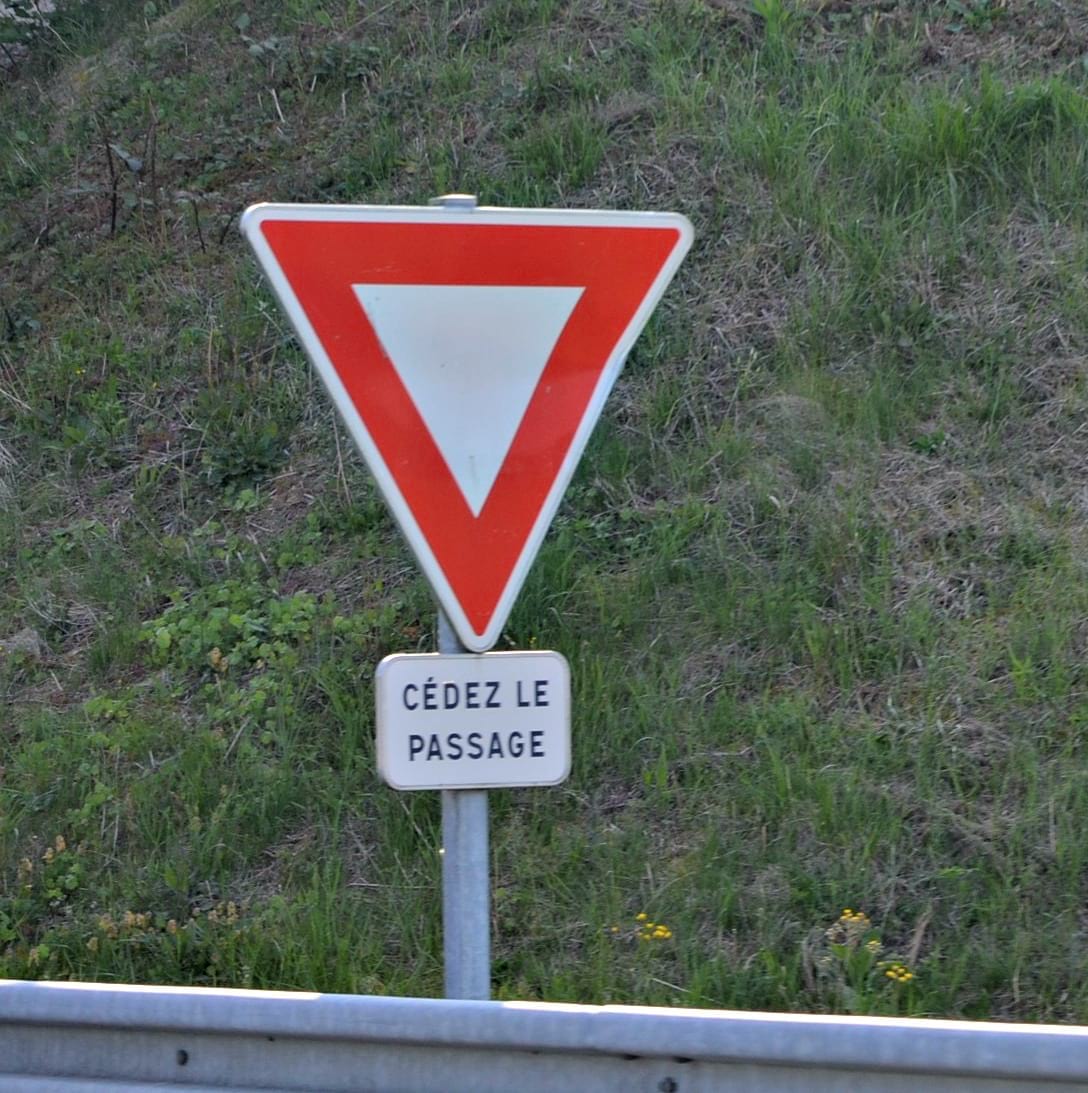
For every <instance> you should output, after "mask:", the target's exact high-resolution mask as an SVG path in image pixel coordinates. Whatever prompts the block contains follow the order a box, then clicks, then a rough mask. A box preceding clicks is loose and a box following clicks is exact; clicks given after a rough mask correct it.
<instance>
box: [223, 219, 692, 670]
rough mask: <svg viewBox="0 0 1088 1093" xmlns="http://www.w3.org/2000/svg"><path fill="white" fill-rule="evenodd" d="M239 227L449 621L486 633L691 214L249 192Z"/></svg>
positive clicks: (530, 551) (674, 260)
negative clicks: (404, 203)
mask: <svg viewBox="0 0 1088 1093" xmlns="http://www.w3.org/2000/svg"><path fill="white" fill-rule="evenodd" d="M242 227H243V231H244V232H245V234H246V237H247V238H248V240H249V242H250V244H251V245H252V246H253V249H254V251H255V253H256V255H257V257H258V259H259V261H260V263H261V265H262V267H263V268H264V271H265V273H266V275H267V276H268V278H269V280H270V282H271V284H272V286H273V288H274V290H275V292H276V294H277V296H278V297H279V299H280V302H281V304H282V305H283V307H284V309H285V310H286V312H287V314H288V316H289V317H290V319H291V321H292V324H293V325H294V327H295V330H296V332H297V333H298V336H299V338H300V340H301V342H302V344H303V346H304V348H305V349H306V351H307V353H308V355H309V356H310V359H311V360H312V361H313V364H314V366H315V367H316V369H317V370H318V372H319V374H320V375H321V377H322V379H323V380H324V382H325V384H326V386H327V388H328V390H329V392H330V394H331V395H332V397H333V400H334V401H335V402H336V405H337V408H338V409H339V411H340V413H341V415H342V417H343V418H344V421H345V423H346V425H347V426H348V428H349V429H350V431H351V433H352V436H353V438H354V440H355V442H356V444H357V445H358V447H359V449H360V451H361V452H362V454H363V456H364V458H365V459H366V461H367V464H368V465H369V467H370V469H371V472H372V473H373V474H374V476H375V479H376V480H377V482H378V485H379V487H380V488H381V490H382V493H383V494H384V496H385V499H386V502H387V503H388V505H389V506H390V509H391V510H392V512H393V514H394V516H395V517H396V519H397V521H398V523H399V524H400V526H401V529H402V530H403V532H404V534H405V536H406V538H407V539H408V542H409V544H410V546H411V547H412V549H413V551H414V553H415V555H416V557H417V559H418V560H419V563H420V565H421V567H422V569H423V571H424V573H425V575H426V576H427V578H428V579H429V580H430V582H431V584H432V586H433V588H434V590H435V593H436V595H437V597H438V600H439V602H440V604H441V605H442V607H443V609H444V610H445V611H446V613H447V614H448V615H449V617H450V620H451V622H452V623H453V625H454V628H455V629H456V631H457V633H458V636H459V637H460V638H461V641H462V642H463V643H464V644H465V646H466V647H468V648H469V649H472V650H475V651H483V650H485V649H489V648H490V647H491V646H492V645H494V643H495V641H496V640H497V638H498V636H499V633H500V631H501V630H502V627H503V625H504V624H505V622H506V619H507V617H508V615H509V613H510V609H511V607H512V606H513V603H514V599H515V598H516V596H517V593H518V590H519V589H520V587H521V584H522V582H523V581H524V578H525V575H526V573H527V572H528V569H529V567H530V565H531V564H532V561H533V558H534V557H535V555H536V552H537V549H538V548H539V546H540V542H541V540H542V539H543V537H544V534H545V532H546V531H547V529H548V525H549V524H550V523H551V519H552V516H553V515H554V513H555V509H556V507H557V506H558V504H559V501H560V499H561V498H562V495H563V492H564V490H565V488H566V486H567V483H568V482H569V480H570V477H571V475H572V474H573V472H574V469H575V467H576V466H577V463H578V459H579V457H580V456H581V454H582V451H583V449H584V448H585V444H586V441H587V440H588V439H589V435H590V433H591V432H592V429H593V426H594V425H595V424H596V421H597V418H598V417H599V416H600V412H601V409H602V407H603V405H604V401H605V399H606V397H607V395H608V392H609V391H610V389H611V387H612V385H613V383H614V382H615V379H616V376H617V375H618V374H619V370H620V368H621V367H622V365H623V361H624V358H625V357H626V355H627V353H628V351H629V350H630V348H631V346H632V344H633V343H634V341H635V339H636V338H637V336H638V334H639V332H640V331H641V329H642V327H643V326H644V325H645V323H646V320H647V319H648V318H649V316H650V314H651V312H652V311H653V308H654V305H655V304H656V303H657V301H658V299H659V298H660V296H661V294H662V293H663V292H664V290H665V287H666V286H667V285H668V282H669V281H670V280H671V278H672V276H673V274H674V273H675V271H676V268H677V267H678V266H679V264H680V261H681V260H682V258H683V256H684V254H685V253H686V252H687V249H688V247H689V246H690V244H691V235H692V233H691V225H690V224H689V223H688V221H687V220H686V219H685V218H684V217H682V216H678V215H676V214H672V213H616V212H558V211H551V210H536V209H486V208H481V209H458V210H456V211H453V210H450V209H443V208H396V207H388V206H346V205H341V206H337V205H329V206H319V205H255V206H252V207H251V208H250V209H248V210H247V211H246V213H245V214H244V216H243V219H242Z"/></svg>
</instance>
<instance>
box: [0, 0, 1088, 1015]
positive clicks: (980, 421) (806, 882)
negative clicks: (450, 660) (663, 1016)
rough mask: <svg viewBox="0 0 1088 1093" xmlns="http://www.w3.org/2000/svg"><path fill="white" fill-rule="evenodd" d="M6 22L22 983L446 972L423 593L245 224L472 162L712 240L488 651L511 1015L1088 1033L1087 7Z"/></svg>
mask: <svg viewBox="0 0 1088 1093" xmlns="http://www.w3.org/2000/svg"><path fill="white" fill-rule="evenodd" d="M103 13H104V14H103ZM4 29H5V34H4V35H3V36H2V37H3V39H4V46H5V48H4V51H3V52H2V53H0V66H2V67H0V80H2V83H0V201H2V203H3V215H0V557H3V558H4V560H5V561H4V564H3V566H2V567H0V702H2V706H0V976H7V977H43V978H73V979H96V980H119V981H135V982H156V983H188V984H217V985H238V986H256V987H276V988H300V989H307V990H328V991H360V992H371V993H396V994H406V995H427V994H436V993H438V992H439V991H440V989H441V924H440V920H439V910H438V909H439V907H440V902H441V901H440V900H439V899H438V885H439V869H438V855H437V850H438V843H439V827H438V804H437V801H436V799H435V796H434V795H430V794H398V793H396V792H394V791H392V790H390V789H388V788H386V787H384V786H383V785H381V784H380V782H379V780H378V778H377V776H376V772H375V767H374V756H373V695H372V685H371V680H372V678H373V671H374V668H375V666H376V664H377V662H378V661H379V660H380V659H381V657H382V656H384V655H386V654H388V653H392V652H402V651H414V650H425V649H430V648H432V647H433V643H434V606H433V603H432V601H431V599H430V596H429V594H428V591H427V589H426V588H425V586H424V585H423V583H422V581H421V579H420V577H419V576H418V574H417V573H416V571H415V569H414V566H413V565H412V563H411V561H410V559H409V557H408V555H407V552H406V550H405V548H404V546H403V545H402V543H401V541H400V539H399V537H398V535H397V533H396V531H395V529H394V528H393V526H392V524H391V522H390V521H389V519H388V517H387V516H386V514H385V512H384V509H383V507H382V505H381V503H380V501H379V499H378V498H377V496H376V494H375V490H374V487H373V485H372V484H371V482H370V481H369V479H368V478H367V476H366V474H365V473H364V472H363V470H362V468H361V465H360V461H359V459H358V458H357V456H356V455H355V454H354V453H353V452H352V451H351V449H350V445H349V443H348V441H347V438H346V437H345V436H344V434H343V433H342V432H341V430H340V428H339V426H338V425H337V424H336V422H335V420H334V417H333V414H332V411H331V409H330V407H329V405H328V401H327V399H326V398H325V396H324V395H323V393H322V392H321V391H320V390H319V389H318V388H317V386H316V385H315V382H314V380H313V378H312V376H311V373H310V370H309V368H308V366H307V365H306V363H305V361H304V360H303V358H302V356H301V354H300V352H299V350H298V348H297V346H296V345H295V343H294V341H293V339H292V337H291V335H290V333H289V330H288V328H287V326H286V324H285V322H284V320H283V319H282V317H281V316H280V314H279V312H278V309H277V307H276V305H275V304H274V302H273V300H272V298H271V296H270V294H269V292H268V291H267V289H266V288H265V287H264V286H263V284H262V283H261V281H260V278H259V276H258V273H257V271H256V269H255V267H254V265H253V263H252V261H251V260H250V258H249V257H248V255H247V254H246V252H245V250H244V248H243V246H242V244H241V241H240V239H239V237H238V234H237V232H236V230H235V223H236V220H237V216H238V214H239V212H240V210H241V209H242V208H244V207H245V206H246V205H248V204H249V203H251V202H253V201H257V200H284V201H342V202H357V201H365V202H372V203H391V202H392V203H410V204H411V203H421V202H424V201H426V199H427V198H429V197H431V196H433V195H434V194H436V193H440V192H444V191H450V190H465V191H472V192H475V193H477V194H478V195H479V197H480V200H481V202H484V203H489V204H503V205H543V206H552V207H563V206H572V207H588V208H592V207H618V208H655V209H675V210H677V211H680V212H683V213H685V214H686V215H687V216H688V217H690V218H691V220H692V221H693V222H694V224H695V228H696V245H695V248H694V250H693V252H692V254H691V255H690V257H689V259H688V261H687V263H686V265H685V268H684V269H683V271H682V272H681V275H680V276H679V278H678V279H677V281H676V283H675V284H674V285H673V287H672V288H671V289H670V291H669V293H668V295H667V297H666V299H665V300H664V302H663V303H662V305H661V307H660V309H659V311H658V313H657V315H656V316H655V318H654V320H653V321H652V323H651V324H650V326H649V327H648V329H647V330H646V332H645V334H644V335H643V337H642V338H641V340H640V341H639V343H638V344H637V345H636V347H635V349H634V350H633V352H632V354H631V356H630V359H629V361H628V362H627V366H626V370H625V373H624V375H623V376H622V377H621V380H620V382H619V384H618V386H617V388H616V391H615V393H614V395H613V397H612V400H611V402H610V404H609V406H608V408H607V410H606V413H605V416H604V419H603V420H602V422H601V424H600V426H599V427H598V430H597V433H596V435H595V436H594V438H593V440H592V442H591V443H590V445H589V448H588V451H587V453H586V456H585V458H584V460H583V464H582V467H581V469H580V470H579V472H578V474H577V476H576V478H575V480H574V482H573V484H572V487H571V489H570V491H569V495H568V497H567V499H566V500H565V502H564V504H563V507H562V508H561V510H560V512H559V514H558V516H557V518H556V520H555V524H554V527H553V529H552V531H551V533H550V534H549V537H548V538H547V540H546V541H545V543H544V545H543V548H542V550H541V553H540V556H539V559H538V561H537V563H536V566H535V568H534V569H533V571H532V573H531V575H530V577H529V580H528V582H527V584H526V587H525V589H524V592H523V594H522V595H521V598H520V600H519V601H518V604H517V606H516V609H515V611H514V613H513V616H512V619H511V621H510V625H509V627H508V630H507V633H506V635H505V638H504V647H510V648H530V647H552V648H556V649H559V650H560V651H562V652H563V653H564V654H565V655H566V656H567V657H568V658H569V660H570V662H571V666H572V671H573V679H574V719H575V728H574V740H575V759H574V769H573V773H572V776H571V778H570V780H569V781H568V782H567V783H566V784H565V785H564V786H562V787H559V788H557V789H550V790H541V791H508V792H496V793H494V794H492V815H493V823H492V833H493V844H492V877H493V926H494V936H495V960H494V991H495V993H496V995H497V996H499V997H503V998H545V999H552V1000H574V1001H580V1002H626V1003H654V1004H683V1005H697V1006H724V1007H739V1008H750V1009H772V1010H809V1011H841V1012H852V1013H882V1014H907V1015H920V1014H929V1015H938V1016H964V1017H981V1018H1003V1019H1020V1020H1031V1021H1034V1020H1050V1021H1055V1020H1056V1021H1082V1022H1083V1021H1085V1020H1088V987H1086V984H1088V975H1086V974H1085V972H1086V968H1085V959H1086V958H1085V955H1084V952H1085V949H1084V945H1083V932H1084V907H1085V900H1086V898H1088V889H1086V879H1085V878H1086V876H1088V873H1086V866H1088V862H1086V851H1085V849H1084V848H1085V845H1086V844H1085V841H1084V838H1083V831H1084V828H1085V826H1086V824H1088V781H1086V778H1085V766H1084V764H1085V755H1084V743H1083V741H1084V738H1085V729H1086V728H1088V676H1086V669H1085V656H1084V653H1085V648H1086V645H1088V621H1086V620H1088V581H1086V577H1088V573H1086V562H1085V557H1086V556H1085V549H1086V544H1088V504H1086V494H1085V480H1086V479H1085V472H1086V470H1088V455H1086V453H1088V437H1086V433H1085V421H1086V416H1085V415H1086V409H1088V390H1086V382H1088V380H1086V373H1085V366H1084V361H1085V355H1086V348H1088V324H1086V321H1085V315H1086V310H1085V306H1084V302H1085V299H1086V288H1088V286H1086V273H1085V271H1086V269H1088V264H1086V260H1088V236H1086V234H1085V232H1086V220H1085V215H1084V209H1085V206H1084V194H1085V192H1086V190H1088V151H1086V150H1088V95H1086V81H1088V66H1086V65H1085V63H1084V57H1085V49H1086V47H1085V45H1084V43H1085V42H1088V15H1085V14H1082V13H1081V12H1080V11H1079V8H1078V6H1077V5H1071V4H1052V3H1048V2H1046V0H1008V2H1007V3H1002V4H997V3H993V4H987V3H982V2H981V0H973V2H967V0H964V2H962V3H960V2H955V3H953V2H952V0H937V2H932V3H929V2H927V3H916V2H913V0H900V2H899V3H894V2H893V3H888V2H883V3H880V4H869V3H858V4H851V5H833V4H801V3H792V2H789V0H758V2H756V3H752V4H748V3H747V2H741V0H716V2H714V3H709V2H705V3H704V2H702V0H691V2H688V0H685V2H683V3H662V4H649V5H647V4H642V3H633V2H631V3H629V2H627V0H593V2H591V3H559V2H555V3H535V2H532V3H531V2H528V0H524V2H522V0H519V2H518V3H498V2H489V3H478V4H475V3H462V2H460V0H451V2H441V0H405V2H404V3H396V4H386V5H361V4H357V3H354V2H350V0H289V2H287V3H283V4H277V5H253V4H242V3H241V2H230V3H223V4H212V3H209V2H207V0H178V2H161V0H155V2H152V3H143V2H140V3H135V2H122V0H116V2H113V3H110V4H108V5H107V4H76V3H70V4H61V5H60V10H59V12H58V14H57V16H56V18H55V19H54V21H53V22H52V23H51V24H50V25H49V26H48V27H45V26H38V25H35V26H34V27H26V26H24V27H23V28H21V29H20V30H19V31H18V35H16V36H17V37H18V41H15V40H14V39H13V35H15V30H14V29H13V28H12V27H10V26H9V27H6V28H4ZM5 57H6V59H4V58H5ZM841 908H846V910H843V911H842V912H841V914H840V909H841ZM856 908H863V910H854V909H856ZM663 923H667V924H668V925H664V924H663Z"/></svg>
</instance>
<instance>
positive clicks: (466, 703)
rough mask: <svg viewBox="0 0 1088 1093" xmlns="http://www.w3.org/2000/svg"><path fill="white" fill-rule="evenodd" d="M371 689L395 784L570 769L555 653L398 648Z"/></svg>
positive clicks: (515, 778)
mask: <svg viewBox="0 0 1088 1093" xmlns="http://www.w3.org/2000/svg"><path fill="white" fill-rule="evenodd" d="M376 692H377V729H378V770H379V772H380V773H381V776H382V778H384V779H385V781H386V782H388V783H389V785H391V786H393V787H394V788H395V789H490V788H500V787H503V786H507V787H509V786H554V785H557V784H558V783H559V782H562V781H563V779H565V778H566V777H567V774H568V773H569V772H570V669H569V668H568V666H567V662H566V659H565V658H564V657H563V656H562V655H560V654H559V653H553V652H547V651H543V650H541V651H535V650H534V651H533V652H516V653H483V654H479V655H473V654H454V655H446V654H441V653H413V654H398V655H396V656H390V657H386V658H385V659H384V660H383V661H382V662H381V664H379V665H378V671H377V686H376Z"/></svg>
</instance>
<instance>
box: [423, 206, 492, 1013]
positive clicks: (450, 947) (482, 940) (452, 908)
mask: <svg viewBox="0 0 1088 1093" xmlns="http://www.w3.org/2000/svg"><path fill="white" fill-rule="evenodd" d="M430 203H431V204H432V205H440V206H442V208H445V209H474V208H476V197H475V195H473V194H445V195H444V196H443V197H436V198H432V199H431V202H430ZM438 651H439V652H440V653H467V652H468V650H467V649H466V648H465V647H464V646H463V645H462V644H461V641H460V639H459V638H458V637H457V634H456V633H455V631H454V629H453V626H452V625H451V624H450V620H449V619H448V618H447V617H446V613H445V611H439V612H438ZM490 881H491V878H490V863H489V861H488V830H487V790H486V789H444V790H442V949H443V955H444V957H445V964H446V997H447V998H469V999H475V1000H483V999H487V998H490V997H491V883H490Z"/></svg>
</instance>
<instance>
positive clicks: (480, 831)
mask: <svg viewBox="0 0 1088 1093" xmlns="http://www.w3.org/2000/svg"><path fill="white" fill-rule="evenodd" d="M438 651H439V652H440V653H465V652H467V651H468V650H466V649H465V647H464V646H463V645H462V644H461V642H460V641H459V640H458V637H457V635H456V634H455V633H454V630H453V627H452V626H451V625H450V621H449V619H448V618H447V617H446V613H445V612H444V611H440V612H439V613H438ZM490 889H491V885H490V868H489V862H488V830H487V790H486V789H444V790H442V948H443V951H444V955H445V960H446V997H447V998H471V999H476V1000H483V999H488V998H490V997H491V890H490Z"/></svg>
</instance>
